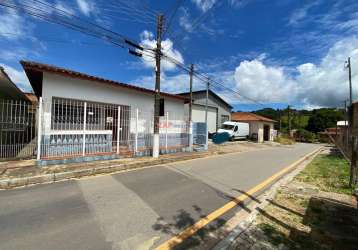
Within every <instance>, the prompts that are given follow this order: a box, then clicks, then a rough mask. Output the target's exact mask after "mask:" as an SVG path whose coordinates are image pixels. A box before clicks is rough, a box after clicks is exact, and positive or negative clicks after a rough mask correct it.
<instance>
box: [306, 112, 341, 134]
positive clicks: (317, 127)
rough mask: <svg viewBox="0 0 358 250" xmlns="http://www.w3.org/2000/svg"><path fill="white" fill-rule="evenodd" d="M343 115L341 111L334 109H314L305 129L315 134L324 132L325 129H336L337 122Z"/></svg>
mask: <svg viewBox="0 0 358 250" xmlns="http://www.w3.org/2000/svg"><path fill="white" fill-rule="evenodd" d="M343 119H344V115H343V112H342V111H341V110H336V109H329V108H324V109H316V110H313V112H312V115H311V117H310V118H309V119H308V124H307V127H306V129H307V130H308V131H311V132H314V133H317V132H321V131H324V130H325V129H326V128H333V127H336V124H337V121H339V120H343Z"/></svg>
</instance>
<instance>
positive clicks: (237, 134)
mask: <svg viewBox="0 0 358 250" xmlns="http://www.w3.org/2000/svg"><path fill="white" fill-rule="evenodd" d="M224 132H226V133H228V134H229V135H230V138H231V140H234V139H236V138H238V139H247V138H248V137H249V134H250V132H249V124H248V123H245V122H231V121H227V122H224V123H223V124H222V125H221V128H220V129H219V130H218V133H224Z"/></svg>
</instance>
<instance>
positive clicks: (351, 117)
mask: <svg viewBox="0 0 358 250" xmlns="http://www.w3.org/2000/svg"><path fill="white" fill-rule="evenodd" d="M346 67H347V68H348V79H349V122H348V126H349V141H350V144H351V145H350V146H351V166H350V178H349V186H351V187H355V185H356V183H357V173H356V172H357V152H356V150H355V144H356V138H355V136H353V133H352V132H353V120H354V115H353V114H354V113H353V97H352V67H351V58H350V57H348V60H347V64H346Z"/></svg>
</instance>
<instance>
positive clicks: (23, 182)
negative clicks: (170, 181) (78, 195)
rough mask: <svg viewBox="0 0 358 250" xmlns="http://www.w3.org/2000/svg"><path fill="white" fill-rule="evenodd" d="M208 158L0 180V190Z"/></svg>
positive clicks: (95, 168)
mask: <svg viewBox="0 0 358 250" xmlns="http://www.w3.org/2000/svg"><path fill="white" fill-rule="evenodd" d="M208 156H211V154H208V153H205V154H195V155H186V156H181V157H176V158H166V159H157V160H149V161H142V162H133V163H127V164H125V163H122V164H117V165H109V166H100V167H93V168H86V169H80V170H75V171H67V172H58V173H56V172H55V173H51V174H42V175H36V176H29V177H22V178H10V179H3V180H0V190H7V189H12V188H19V187H26V186H30V185H37V184H48V183H54V182H59V181H65V180H70V179H78V178H83V177H89V176H95V175H101V174H113V173H120V172H122V171H126V170H134V169H141V168H145V167H151V166H157V165H162V164H168V163H173V162H181V161H187V160H193V159H200V158H205V157H208Z"/></svg>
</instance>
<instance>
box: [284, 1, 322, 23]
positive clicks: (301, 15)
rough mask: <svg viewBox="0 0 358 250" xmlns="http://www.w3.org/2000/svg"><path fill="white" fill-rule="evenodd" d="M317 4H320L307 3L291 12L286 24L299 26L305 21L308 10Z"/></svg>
mask: <svg viewBox="0 0 358 250" xmlns="http://www.w3.org/2000/svg"><path fill="white" fill-rule="evenodd" d="M318 4H320V1H315V2H311V3H308V4H306V5H304V6H302V7H300V8H298V9H296V10H295V11H293V12H292V14H291V16H290V18H289V21H288V24H289V25H297V24H299V23H300V22H301V21H303V20H304V19H306V17H307V15H308V12H309V10H310V9H311V8H313V7H314V6H316V5H318Z"/></svg>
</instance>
